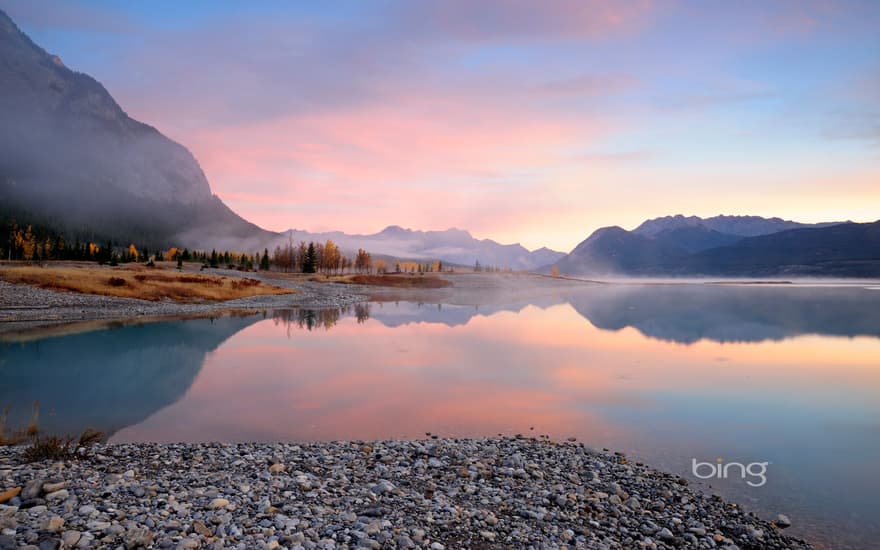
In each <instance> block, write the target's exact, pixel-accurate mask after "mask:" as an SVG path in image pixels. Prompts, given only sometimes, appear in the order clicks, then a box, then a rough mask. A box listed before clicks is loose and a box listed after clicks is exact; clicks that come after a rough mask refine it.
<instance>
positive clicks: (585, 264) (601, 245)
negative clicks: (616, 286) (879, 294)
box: [555, 216, 880, 277]
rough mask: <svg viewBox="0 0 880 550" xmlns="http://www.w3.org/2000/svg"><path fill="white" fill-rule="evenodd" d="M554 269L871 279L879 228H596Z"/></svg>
mask: <svg viewBox="0 0 880 550" xmlns="http://www.w3.org/2000/svg"><path fill="white" fill-rule="evenodd" d="M721 230H723V231H724V232H722V231H721ZM555 266H556V267H557V269H558V270H559V271H560V272H561V273H565V274H572V275H592V276H658V275H659V276H690V277H694V276H735V277H764V276H770V277H775V276H823V277H876V276H880V221H878V222H874V223H852V222H827V223H819V224H801V223H797V222H791V221H785V220H781V219H778V218H772V219H766V218H760V217H757V216H716V217H714V218H708V219H701V218H697V217H695V216H692V217H688V218H686V217H684V216H668V217H665V218H657V219H654V220H648V221H646V222H644V223H643V224H641V225H640V226H639V227H637V228H636V229H634V230H633V231H626V230H625V229H622V228H620V227H616V226H615V227H604V228H601V229H598V230H596V231H595V232H594V233H593V234H592V235H590V236H589V237H588V238H587V239H586V240H584V241H583V242H581V243H580V244H579V245H577V246H576V247H575V249H574V250H572V251H571V253H570V254H568V255H567V256H566V257H565V258H563V259H562V260H560V261H559V262H557V263H556V264H555Z"/></svg>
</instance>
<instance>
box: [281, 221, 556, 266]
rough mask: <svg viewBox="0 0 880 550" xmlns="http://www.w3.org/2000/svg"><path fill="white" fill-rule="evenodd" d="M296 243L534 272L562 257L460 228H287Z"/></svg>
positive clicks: (546, 250) (392, 226)
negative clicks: (356, 231)
mask: <svg viewBox="0 0 880 550" xmlns="http://www.w3.org/2000/svg"><path fill="white" fill-rule="evenodd" d="M284 235H285V237H290V238H292V239H293V240H294V242H296V241H324V240H327V239H331V240H333V242H335V243H336V244H338V245H339V246H340V247H341V248H342V249H343V250H346V249H347V250H355V251H356V250H357V249H358V248H363V249H364V250H369V251H373V252H375V253H378V254H382V255H386V256H392V257H396V258H405V259H433V258H437V259H440V260H442V261H444V262H447V263H452V264H460V265H468V266H470V265H474V264H475V263H476V262H477V261H479V262H480V263H481V264H482V265H486V266H490V265H491V266H497V267H509V268H512V269H524V270H533V269H538V268H540V267H542V266H545V265H547V264H550V263H553V262H556V261H558V260H560V259H562V258H563V257H564V256H565V253H563V252H557V251H555V250H550V249H548V248H539V249H537V250H534V251H529V250H528V249H526V248H525V247H524V246H522V245H520V244H519V243H516V244H499V243H497V242H495V241H493V240H491V239H476V238H474V237H473V236H472V235H471V234H470V233H469V232H467V231H465V230H463V229H456V228H451V229H447V230H445V231H418V230H413V229H404V228H403V227H399V226H397V225H390V226H388V227H386V228H385V229H383V230H382V231H380V232H378V233H373V234H371V235H349V234H347V233H342V232H339V231H334V232H329V233H309V232H307V231H300V230H296V229H290V230H288V231H286V232H285V233H284Z"/></svg>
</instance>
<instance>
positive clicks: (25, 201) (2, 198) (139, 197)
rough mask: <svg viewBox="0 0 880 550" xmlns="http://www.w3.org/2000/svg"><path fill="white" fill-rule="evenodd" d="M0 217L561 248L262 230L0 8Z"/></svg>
mask: <svg viewBox="0 0 880 550" xmlns="http://www.w3.org/2000/svg"><path fill="white" fill-rule="evenodd" d="M0 83H2V84H0V121H2V123H0V223H7V222H8V221H9V220H13V219H14V220H17V221H18V222H20V223H26V224H34V225H41V226H45V227H50V228H52V229H53V230H54V231H59V232H62V233H64V234H65V236H67V237H68V239H70V240H72V239H73V238H74V237H75V238H80V239H88V240H94V241H98V242H104V241H106V240H110V239H113V240H114V241H116V242H117V243H123V244H124V243H128V242H136V243H139V244H140V245H147V246H150V247H154V248H155V247H158V246H162V247H167V246H171V245H176V246H179V247H190V248H200V249H210V248H218V249H233V250H242V251H254V250H260V249H262V248H264V247H269V248H274V246H275V245H276V244H279V243H280V242H282V241H286V240H287V238H288V235H290V236H293V237H294V238H295V239H297V240H299V239H303V240H307V241H309V240H326V239H333V240H334V241H336V242H337V244H339V245H340V246H341V247H342V249H343V250H344V251H345V252H346V253H349V254H350V253H353V252H356V251H357V249H358V248H364V249H367V250H369V251H370V252H372V253H374V254H377V255H384V256H389V257H399V258H401V259H423V260H434V259H439V260H442V261H445V262H450V263H459V264H468V265H473V264H474V263H475V262H476V261H479V262H480V263H481V264H484V265H495V266H499V267H511V268H514V269H535V268H538V267H540V266H542V265H547V264H549V263H552V262H554V261H556V260H558V259H560V258H561V257H562V256H564V254H563V253H561V252H555V251H552V250H548V249H545V248H544V249H539V250H536V251H534V252H530V251H528V250H526V249H525V248H524V247H522V246H520V245H518V244H513V245H502V244H499V243H497V242H495V241H491V240H488V239H486V240H478V239H475V238H473V237H472V236H471V235H470V234H469V233H468V232H467V231H462V230H458V229H449V230H447V231H412V230H409V229H403V228H400V227H397V226H390V227H388V228H386V229H385V230H383V231H381V232H380V233H376V234H374V235H346V234H344V233H338V232H334V233H307V232H304V231H295V230H292V231H289V232H287V233H285V234H284V235H281V234H279V233H275V232H272V231H266V230H264V229H261V228H260V227H258V226H256V225H254V224H252V223H250V222H248V221H246V220H244V219H243V218H241V217H240V216H238V215H237V214H236V213H234V212H233V211H232V210H230V209H229V208H228V207H227V206H226V205H225V204H224V203H223V201H221V200H220V199H219V198H218V197H217V196H216V195H213V194H212V193H211V188H210V186H209V184H208V181H207V179H206V177H205V174H204V173H203V172H202V169H201V168H200V167H199V164H198V162H197V161H196V159H195V158H194V157H193V156H192V154H191V153H190V152H189V151H188V150H187V149H186V148H185V147H183V146H182V145H180V144H179V143H176V142H174V141H172V140H170V139H168V138H167V137H165V136H164V135H162V134H161V133H160V132H159V131H158V130H156V129H155V128H153V127H152V126H149V125H147V124H144V123H142V122H139V121H137V120H134V119H132V118H131V117H129V116H128V115H127V114H126V113H125V111H123V110H122V108H121V107H120V106H119V105H118V104H117V103H116V101H114V99H113V98H112V97H111V96H110V94H109V93H108V92H107V90H106V89H104V87H103V86H102V85H101V84H100V83H99V82H98V81H96V80H95V79H94V78H92V77H90V76H88V75H85V74H82V73H78V72H75V71H72V70H70V69H68V68H67V67H66V66H64V64H63V63H62V62H61V60H60V59H59V58H58V57H57V56H54V55H50V54H49V53H47V52H46V51H45V50H43V49H42V48H40V47H39V46H37V45H36V44H34V43H33V42H32V41H31V40H30V38H28V37H27V35H25V34H24V33H22V32H21V31H20V30H19V29H18V27H16V26H15V23H13V22H12V20H11V19H10V18H9V17H8V16H7V15H6V14H5V13H3V11H2V10H0Z"/></svg>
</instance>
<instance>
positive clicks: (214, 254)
mask: <svg viewBox="0 0 880 550" xmlns="http://www.w3.org/2000/svg"><path fill="white" fill-rule="evenodd" d="M210 265H211V267H219V266H220V258H219V257H218V256H217V251H216V250H212V251H211V263H210Z"/></svg>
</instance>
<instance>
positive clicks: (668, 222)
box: [633, 214, 846, 237]
mask: <svg viewBox="0 0 880 550" xmlns="http://www.w3.org/2000/svg"><path fill="white" fill-rule="evenodd" d="M841 223H846V222H825V223H814V224H806V223H799V222H793V221H789V220H783V219H781V218H762V217H761V216H724V215H721V216H714V217H712V218H700V217H698V216H682V215H681V214H678V215H675V216H664V217H661V218H654V219H652V220H646V221H644V222H642V224H641V225H639V226H638V227H636V228H635V229H634V230H633V233H638V234H639V235H645V236H646V237H656V236H657V235H659V234H660V233H662V232H664V231H669V230H673V229H682V228H693V227H699V228H706V229H710V230H712V231H717V232H718V233H723V234H726V235H737V236H740V237H757V236H758V235H769V234H771V233H778V232H780V231H785V230H786V229H801V228H807V227H828V226H831V225H838V224H841Z"/></svg>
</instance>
